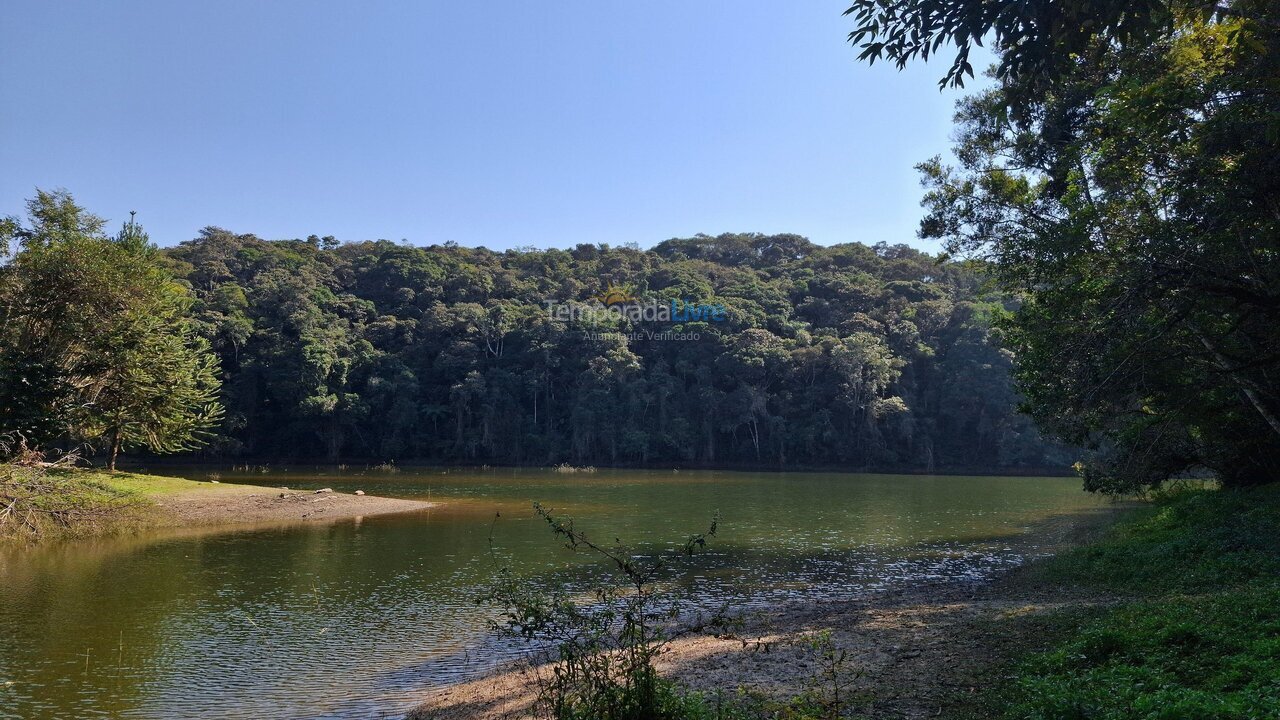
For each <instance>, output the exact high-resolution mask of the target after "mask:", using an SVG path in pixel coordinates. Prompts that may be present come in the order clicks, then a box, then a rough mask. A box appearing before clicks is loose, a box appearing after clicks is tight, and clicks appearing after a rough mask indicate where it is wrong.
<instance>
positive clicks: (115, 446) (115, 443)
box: [107, 425, 120, 472]
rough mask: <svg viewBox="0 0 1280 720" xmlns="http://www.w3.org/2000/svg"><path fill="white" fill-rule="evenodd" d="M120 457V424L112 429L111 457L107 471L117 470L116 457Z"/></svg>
mask: <svg viewBox="0 0 1280 720" xmlns="http://www.w3.org/2000/svg"><path fill="white" fill-rule="evenodd" d="M118 457H120V426H118V425H117V426H116V427H115V428H114V429H113V430H112V431H111V457H110V458H109V459H108V460H107V471H108V472H115V471H116V458H118Z"/></svg>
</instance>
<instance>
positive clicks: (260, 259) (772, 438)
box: [164, 228, 1074, 470]
mask: <svg viewBox="0 0 1280 720" xmlns="http://www.w3.org/2000/svg"><path fill="white" fill-rule="evenodd" d="M164 255H165V257H166V259H167V260H168V261H169V262H170V263H171V266H172V268H173V271H174V272H175V273H176V274H178V275H179V276H180V277H182V278H184V279H186V281H187V282H189V283H190V285H191V286H192V289H193V292H194V294H195V296H196V298H197V303H196V306H195V308H194V315H195V320H196V323H197V324H198V326H199V327H200V332H201V334H202V335H203V336H204V337H206V338H208V340H209V342H210V343H211V345H212V347H213V349H214V351H215V352H216V353H217V354H218V356H219V358H220V361H221V370H222V373H223V377H224V378H225V383H224V385H225V387H224V391H223V402H224V403H225V404H226V406H227V409H228V412H227V417H226V421H225V423H224V425H223V427H222V433H223V435H224V437H225V438H226V440H225V441H224V442H223V443H221V444H220V445H219V446H217V447H216V448H214V450H215V451H217V452H220V453H226V454H239V455H245V456H253V457H262V458H271V457H277V458H298V457H316V456H324V457H328V458H330V459H333V460H335V461H337V460H339V459H341V458H343V457H363V458H371V459H378V460H398V461H405V460H408V459H415V460H419V461H428V462H474V463H483V462H501V463H511V464H521V463H523V464H539V465H560V464H563V463H568V464H569V465H570V466H573V467H583V466H599V465H617V464H628V463H635V464H654V463H664V464H684V463H699V464H735V463H747V464H751V465H755V466H759V465H766V464H767V465H769V466H776V467H788V466H791V467H794V466H797V465H801V466H805V465H807V466H818V465H832V464H840V465H844V466H851V467H861V468H870V467H876V468H912V469H919V470H931V469H940V468H977V467H983V468H994V467H1007V468H1015V467H1048V466H1057V467H1065V466H1066V465H1069V464H1070V462H1071V461H1072V460H1074V458H1073V457H1072V456H1070V455H1069V454H1068V453H1066V452H1064V451H1063V450H1062V449H1061V448H1059V447H1057V446H1055V445H1053V444H1052V443H1047V442H1045V441H1043V440H1042V439H1041V438H1040V437H1039V435H1038V434H1037V433H1036V431H1035V430H1034V429H1033V428H1032V427H1031V425H1030V422H1029V421H1028V420H1027V419H1025V418H1023V417H1020V416H1019V415H1018V414H1017V413H1016V411H1015V409H1014V408H1015V405H1016V397H1015V395H1014V393H1013V391H1012V389H1011V387H1010V383H1009V380H1008V369H1009V367H1010V365H1011V362H1012V358H1011V356H1010V355H1009V354H1008V353H1007V352H1005V351H1003V350H1001V349H999V347H998V346H997V345H996V343H995V341H994V339H993V337H992V331H991V324H992V318H994V317H996V316H998V315H999V314H1001V313H1003V312H1005V311H1006V298H1005V297H1004V296H1002V295H999V294H995V293H990V292H987V291H986V290H985V289H984V288H983V279H982V275H981V271H980V268H977V267H975V266H973V265H972V264H969V263H955V262H948V263H941V264H940V263H938V262H937V261H936V259H935V258H933V257H931V256H929V255H927V254H924V253H921V252H918V251H916V250H912V249H910V248H907V247H905V246H888V245H877V246H875V247H867V246H863V245H858V244H849V245H836V246H832V247H819V246H815V245H813V244H811V243H809V242H808V241H807V240H805V239H803V238H800V237H798V236H794V235H772V236H769V235H721V236H718V237H708V236H698V237H695V238H688V239H676V240H669V241H666V242H663V243H660V244H658V245H657V246H656V247H655V248H653V249H652V250H649V251H641V250H637V249H634V248H627V247H622V248H612V247H609V246H607V245H580V246H578V247H576V248H573V249H571V250H557V249H552V250H508V251H505V252H493V251H490V250H486V249H484V248H474V249H471V248H463V247H458V246H455V245H443V246H430V247H412V246H407V245H402V244H394V243H390V242H385V241H379V242H361V243H349V244H343V245H338V244H336V243H333V242H325V241H321V240H319V239H309V240H289V241H273V242H268V241H264V240H261V239H259V238H256V237H254V236H252V235H238V234H233V233H231V232H228V231H226V230H221V229H217V228H207V229H205V230H204V231H203V232H202V233H201V235H200V237H198V238H196V239H195V240H192V241H189V242H185V243H182V244H181V245H179V246H177V247H175V248H172V249H170V250H167V251H165V252H164ZM609 286H616V287H626V288H629V289H630V292H631V293H632V294H633V295H635V296H638V297H641V298H645V299H652V300H655V301H661V302H668V301H671V300H675V301H677V302H680V301H687V302H692V303H707V304H720V305H723V306H724V307H725V308H726V313H727V314H728V316H729V317H728V319H727V320H726V321H725V322H705V321H699V322H680V323H670V324H664V323H661V322H644V321H639V322H632V321H630V320H621V321H619V322H605V323H595V322H592V321H591V320H589V319H583V320H577V319H571V320H562V319H559V318H556V317H553V316H552V315H550V314H549V313H548V311H547V307H546V305H547V304H548V303H577V304H581V303H586V302H590V301H591V298H593V297H594V296H596V295H597V294H599V293H600V292H602V291H603V290H604V289H605V288H607V287H609ZM662 331H671V332H682V333H686V335H687V337H686V339H683V340H671V339H667V340H664V339H661V338H660V337H651V336H649V335H648V334H647V333H655V332H662ZM693 336H696V338H694V337H693Z"/></svg>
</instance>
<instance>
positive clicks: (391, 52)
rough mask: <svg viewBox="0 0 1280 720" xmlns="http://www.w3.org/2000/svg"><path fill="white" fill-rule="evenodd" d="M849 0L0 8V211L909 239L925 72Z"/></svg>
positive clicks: (298, 233)
mask: <svg viewBox="0 0 1280 720" xmlns="http://www.w3.org/2000/svg"><path fill="white" fill-rule="evenodd" d="M845 7H846V3H845V2H841V1H837V2H829V1H826V0H823V1H818V2H806V3H778V2H772V3H768V2H759V1H756V0H749V1H748V0H736V1H734V2H728V1H723V0H681V1H678V2H655V1H652V0H646V2H642V3H635V2H633V3H620V2H612V1H605V0H586V1H581V2H515V1H511V2H508V1H505V0H503V1H490V2H484V3H472V2H376V1H374V2H371V1H369V0H361V1H359V2H357V1H356V0H350V1H349V2H341V3H339V2H283V1H279V0H273V1H272V2H235V1H233V2H228V1H226V0H220V1H219V2H213V3H173V2H64V1H59V2H48V1H47V0H41V1H39V2H28V1H27V0H18V1H15V0H6V2H4V3H3V4H0V27H4V28H5V29H6V31H5V40H4V42H3V43H0V97H3V98H4V100H3V102H0V214H15V213H20V212H21V210H22V206H23V201H24V199H25V198H27V197H30V196H31V195H32V194H33V191H34V188H36V187H42V188H55V187H65V188H67V189H68V190H70V191H71V192H72V193H73V194H74V195H75V196H76V197H77V199H78V200H79V201H80V202H81V204H83V205H85V206H87V207H88V208H89V209H91V210H92V211H94V212H96V213H98V214H99V215H103V216H105V217H107V218H110V219H111V220H112V222H113V223H115V222H119V221H120V220H121V219H122V218H125V217H127V216H128V212H129V211H130V210H137V211H138V218H139V220H140V221H141V222H142V223H143V225H144V227H146V228H147V230H148V231H149V232H150V233H151V236H152V239H153V240H155V241H157V242H159V243H160V244H162V245H170V244H173V243H177V242H181V241H182V240H186V239H190V238H191V237H193V236H194V235H195V234H196V232H197V231H198V230H199V228H201V227H203V226H205V225H219V226H222V227H225V228H227V229H230V230H234V231H236V232H252V233H255V234H257V235H259V236H261V237H265V238H284V237H305V236H307V235H309V234H313V233H314V234H317V235H335V236H337V237H338V238H339V239H341V240H360V239H370V238H387V239H391V240H402V239H407V240H408V241H410V242H412V243H414V244H429V243H435V242H444V241H447V240H453V241H456V242H458V243H460V244H463V245H484V246H487V247H491V248H499V249H501V248H508V247H522V246H536V247H552V246H554V247H567V246H572V245H574V244H576V243H582V242H590V243H595V242H607V243H610V244H615V245H616V244H622V243H627V242H636V243H639V244H640V245H641V246H644V247H648V246H650V245H653V244H654V243H656V242H659V241H661V240H664V239H666V238H670V237H678V236H679V237H683V236H688V235H692V234H695V233H699V232H704V233H710V234H715V233H720V232H746V231H760V232H795V233H800V234H802V235H807V236H809V237H810V238H811V239H813V240H814V241H815V242H819V243H823V244H830V243H836V242H847V241H853V240H857V241H861V242H867V243H874V242H878V241H881V240H883V241H887V242H907V243H911V244H915V245H917V246H922V247H930V248H931V246H929V245H921V243H920V242H919V241H917V240H916V238H915V228H916V224H917V221H918V218H919V215H920V210H919V206H918V203H919V199H920V188H919V184H918V179H917V175H916V173H915V171H914V170H913V169H912V166H913V165H914V164H915V163H916V162H919V161H921V160H923V159H925V158H928V157H930V156H932V155H935V154H939V153H943V154H945V153H946V151H947V148H948V147H949V137H950V134H951V127H950V123H951V114H952V107H953V104H954V102H955V100H956V99H957V98H958V97H960V94H961V93H960V92H959V91H946V92H941V93H940V92H939V91H938V89H937V85H936V80H937V78H939V77H940V76H941V75H942V74H943V72H944V71H945V69H946V68H945V67H944V62H945V61H946V60H949V59H950V58H949V56H945V57H944V58H940V59H938V60H935V61H933V62H930V63H929V64H928V65H923V64H919V65H916V66H913V67H910V68H908V69H907V70H906V71H903V72H898V71H897V70H896V69H895V68H893V67H892V66H882V65H880V64H877V65H876V66H874V67H868V66H866V65H865V64H863V63H859V62H857V60H856V52H855V51H854V50H853V49H852V48H851V47H850V46H849V45H848V44H847V43H846V42H845V36H846V34H847V33H848V31H849V29H850V26H851V23H850V21H849V20H848V19H846V18H843V17H841V12H842V11H843V9H844V8H845Z"/></svg>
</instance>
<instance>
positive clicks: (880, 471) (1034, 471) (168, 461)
mask: <svg viewBox="0 0 1280 720" xmlns="http://www.w3.org/2000/svg"><path fill="white" fill-rule="evenodd" d="M121 462H122V464H124V465H127V466H129V467H135V468H139V471H141V472H145V471H146V470H145V469H146V468H153V467H154V468H157V469H162V468H172V467H202V468H207V467H219V466H233V467H236V466H242V465H249V466H266V467H271V468H272V469H286V468H323V467H328V468H333V467H338V465H339V463H332V462H329V461H327V460H318V459H306V458H301V459H299V458H287V459H280V458H207V459H197V458H182V459H177V458H166V457H155V458H128V459H127V460H122V461H121ZM384 462H385V461H384V460H382V459H379V458H345V459H343V460H342V461H341V464H343V465H348V466H350V469H352V470H356V469H360V468H369V469H371V468H373V466H375V465H379V464H382V463H384ZM394 464H395V466H396V467H398V468H401V469H408V468H472V469H477V470H478V469H484V468H503V469H538V468H545V469H551V468H554V467H556V466H557V465H558V464H559V463H536V462H528V463H504V462H490V463H483V462H466V461H460V460H459V461H440V460H419V459H412V460H405V461H403V462H399V461H397V462H396V463H394ZM570 464H572V463H570ZM589 464H590V463H584V465H589ZM592 466H593V467H595V468H596V469H599V470H666V471H690V472H702V471H724V472H762V473H788V472H795V473H840V474H847V475H943V476H945V475H954V476H963V477H979V476H980V477H987V476H990V477H1076V472H1075V470H1073V469H1072V468H1070V467H999V468H990V467H988V468H980V467H946V468H934V469H932V470H930V469H926V468H919V467H850V466H848V465H787V466H785V467H779V466H777V465H764V464H762V465H755V464H752V463H698V462H684V463H612V464H594V465H592Z"/></svg>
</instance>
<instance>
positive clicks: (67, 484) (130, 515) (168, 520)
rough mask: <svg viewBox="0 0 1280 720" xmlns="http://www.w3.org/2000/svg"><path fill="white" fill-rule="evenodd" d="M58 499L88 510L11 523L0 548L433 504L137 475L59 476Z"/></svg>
mask: <svg viewBox="0 0 1280 720" xmlns="http://www.w3.org/2000/svg"><path fill="white" fill-rule="evenodd" d="M54 477H57V478H59V479H61V480H62V481H64V484H62V485H60V486H59V490H58V492H60V493H62V494H61V495H60V496H59V497H61V498H64V499H66V500H64V501H72V502H75V503H78V504H81V505H82V506H84V507H85V508H87V509H88V510H89V512H88V513H86V514H85V516H84V517H83V518H80V517H77V518H73V519H72V520H73V521H71V522H69V523H68V524H65V525H59V524H55V523H45V524H44V526H43V527H41V528H40V532H38V533H35V534H25V537H24V534H23V533H22V532H21V529H20V528H17V527H15V526H14V524H12V523H10V524H9V525H8V526H7V527H3V528H0V530H6V531H7V532H5V533H0V541H3V542H5V543H6V544H8V543H13V542H16V543H18V544H28V545H40V544H42V543H45V542H48V541H51V540H75V539H82V538H91V537H102V536H110V535H120V534H128V533H136V532H141V531H147V530H156V529H197V528H199V529H210V528H214V529H216V528H228V529H235V528H239V527H247V526H252V525H270V524H297V523H317V522H328V521H336V520H347V519H354V518H362V517H370V516H374V515H390V514H396V513H410V512H416V511H422V510H427V509H430V508H433V507H437V506H438V505H439V503H436V502H428V501H424V500H406V499H401V498H388V497H380V496H376V495H364V494H355V493H343V492H335V491H333V490H329V489H327V488H326V489H322V490H319V491H314V490H289V489H286V488H283V487H270V486H264V485H244V484H239V483H223V482H220V481H200V480H188V479H183V478H177V477H171V476H162V475H144V474H140V473H130V472H115V473H108V472H105V471H97V470H87V469H63V470H56V471H54Z"/></svg>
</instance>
